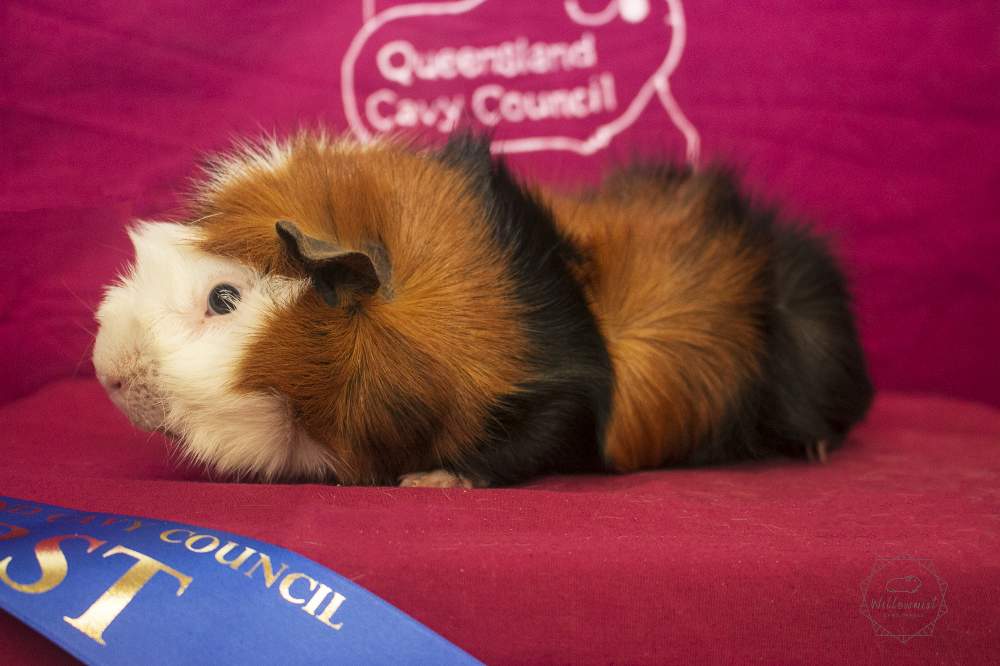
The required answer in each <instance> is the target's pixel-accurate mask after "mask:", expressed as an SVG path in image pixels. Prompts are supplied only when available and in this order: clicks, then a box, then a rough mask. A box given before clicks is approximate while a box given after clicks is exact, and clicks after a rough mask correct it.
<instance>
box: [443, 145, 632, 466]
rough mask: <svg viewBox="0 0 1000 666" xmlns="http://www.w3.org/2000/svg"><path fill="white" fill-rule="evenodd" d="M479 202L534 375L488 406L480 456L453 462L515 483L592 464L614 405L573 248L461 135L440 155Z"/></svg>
mask: <svg viewBox="0 0 1000 666" xmlns="http://www.w3.org/2000/svg"><path fill="white" fill-rule="evenodd" d="M440 159H441V160H442V161H443V162H444V163H445V164H447V165H449V166H452V167H454V168H457V169H460V170H461V171H462V172H463V173H464V174H465V175H466V176H467V178H468V179H469V182H470V185H471V186H472V187H473V188H474V189H475V192H476V194H477V195H478V196H480V197H481V199H482V202H483V211H484V220H485V222H486V224H488V225H489V227H490V231H491V232H492V235H493V237H494V239H495V240H496V242H497V244H498V246H499V247H500V248H502V250H503V252H504V253H505V255H506V258H507V265H508V267H509V269H508V270H509V274H510V276H511V278H512V279H513V281H514V284H515V285H516V289H517V298H518V299H519V300H520V301H521V303H522V304H523V306H524V307H525V310H526V312H527V313H528V314H527V317H526V321H525V322H524V326H525V330H526V331H527V332H528V334H529V336H530V346H531V349H532V353H531V358H529V359H528V362H529V364H530V365H531V368H532V375H533V376H534V377H535V379H534V380H533V381H531V382H530V383H528V384H526V385H524V386H521V387H519V391H518V392H517V393H516V394H514V395H510V396H507V397H506V398H504V399H503V400H501V401H500V402H498V404H497V405H496V406H495V407H494V409H493V411H492V414H491V415H490V420H489V423H488V424H487V427H486V429H485V432H484V435H483V438H482V441H481V442H479V445H478V446H477V454H476V455H474V456H471V457H470V458H469V459H467V460H465V461H462V463H461V464H460V465H458V466H457V467H458V469H456V471H459V472H461V473H463V474H467V475H471V476H474V477H478V478H480V479H483V480H487V481H490V482H491V483H514V482H517V481H521V480H524V479H527V478H529V477H531V476H534V475H537V474H539V473H541V472H544V471H548V470H553V469H559V470H565V469H566V468H567V467H568V466H570V467H580V466H584V467H586V466H593V465H594V464H596V462H592V461H596V460H597V459H598V451H599V450H600V447H601V446H602V444H603V437H604V431H605V428H606V423H607V419H608V416H609V413H610V406H611V389H612V369H611V361H610V359H609V358H608V352H607V348H606V346H605V343H604V340H603V338H602V337H601V334H600V332H599V330H598V327H597V323H596V321H595V320H594V316H593V314H592V313H591V312H590V309H589V307H588V306H587V302H586V299H585V297H584V294H583V291H582V289H581V287H580V286H579V285H578V284H577V283H576V281H575V280H574V279H573V277H572V275H571V274H570V271H569V268H568V262H570V261H574V260H575V259H576V250H575V248H574V247H573V246H572V245H571V244H570V243H569V242H568V241H567V240H566V239H565V238H563V236H562V235H561V234H560V233H559V231H558V229H557V228H556V225H555V223H554V221H553V219H552V215H551V213H550V212H549V211H548V210H547V209H546V208H545V207H544V206H543V205H542V204H541V203H540V202H538V201H537V200H536V199H535V198H534V197H533V196H532V195H531V194H530V193H528V192H527V191H526V190H524V189H523V188H521V187H520V186H519V185H518V184H517V183H516V182H515V181H514V179H513V177H512V176H511V174H510V173H509V171H508V170H507V167H506V166H505V164H504V163H503V162H502V161H500V160H497V159H493V158H492V157H491V156H490V150H489V142H488V141H486V140H484V139H481V138H478V137H474V136H472V135H469V134H463V135H458V136H455V137H453V138H452V139H451V140H450V141H449V142H448V144H447V145H446V146H445V148H444V149H443V151H442V152H441V153H440Z"/></svg>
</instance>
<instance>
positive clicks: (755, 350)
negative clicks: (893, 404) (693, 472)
mask: <svg viewBox="0 0 1000 666" xmlns="http://www.w3.org/2000/svg"><path fill="white" fill-rule="evenodd" d="M550 203H551V205H552V207H553V210H554V212H555V215H556V218H557V220H558V221H559V223H560V226H561V227H562V229H563V230H564V232H565V233H567V235H568V236H569V237H570V238H572V239H573V241H574V242H575V243H576V244H577V245H578V246H579V247H580V248H581V251H582V256H583V257H584V260H583V261H582V263H581V264H580V265H579V266H578V268H577V274H578V277H579V278H580V279H581V281H582V282H583V284H584V286H585V290H586V292H587V295H588V298H589V301H590V304H591V307H592V309H593V310H594V312H595V315H596V317H597V319H598V322H599V324H600V326H601V332H602V334H603V335H604V337H605V340H606V344H607V347H608V351H609V354H610V357H611V359H612V364H613V369H614V375H615V388H614V399H613V403H612V412H611V418H610V422H609V427H608V431H607V436H606V444H605V448H604V457H605V460H606V462H607V463H608V464H609V465H611V466H612V467H614V468H616V469H619V470H622V471H632V470H637V469H643V468H651V467H656V466H659V465H662V464H665V463H678V462H714V461H720V460H726V459H734V458H746V457H756V456H760V455H765V454H767V453H773V452H776V451H779V452H782V453H786V454H792V455H804V454H805V453H806V452H807V451H808V450H810V449H809V447H815V446H816V445H817V443H818V442H821V441H823V442H827V443H828V444H830V445H835V444H836V443H837V442H838V441H839V439H840V438H842V436H843V434H844V433H845V432H846V430H847V428H848V427H849V426H850V425H852V424H853V423H854V422H855V421H857V420H858V419H860V417H861V415H863V413H864V410H865V409H866V408H867V403H868V401H869V400H870V391H871V389H870V385H869V384H868V381H867V375H866V374H865V372H864V362H863V358H862V356H861V352H860V346H859V345H858V342H857V335H856V333H855V331H854V326H853V320H852V317H851V314H850V308H849V299H848V298H847V291H846V288H845V287H844V284H843V278H842V277H841V275H840V273H839V270H838V269H837V267H836V264H835V262H834V261H833V259H832V258H831V257H830V255H829V253H828V252H827V251H826V249H825V246H824V245H823V243H822V242H821V241H820V240H818V239H816V238H815V237H813V236H812V235H811V234H809V233H808V232H806V231H803V230H801V229H792V228H786V227H783V226H781V225H777V224H774V221H773V216H772V215H771V214H769V213H767V212H762V211H761V210H758V209H756V208H754V207H753V206H752V205H750V204H749V202H748V201H747V200H746V199H745V198H744V197H743V196H742V194H741V193H740V192H739V190H738V189H737V188H736V186H735V183H734V181H733V180H732V178H731V177H730V176H728V175H727V174H725V173H721V172H706V173H701V174H693V173H691V172H689V171H687V170H683V169H672V168H667V167H664V168H643V169H634V170H631V171H627V172H623V173H621V174H619V175H617V176H616V177H613V178H612V179H610V180H608V181H607V182H606V183H605V184H604V185H603V186H602V188H601V189H600V190H598V191H596V192H594V193H591V194H589V195H586V196H583V197H579V198H563V197H552V198H551V200H550ZM829 312H833V313H834V315H833V316H827V315H826V314H824V313H829ZM817 333H818V334H819V338H817ZM817 339H820V340H821V342H819V343H818V344H819V345H820V347H821V348H820V347H817V346H816V344H817V343H816V340H817ZM827 364H829V367H828V365H827ZM845 367H846V368H847V369H846V370H841V369H842V368H845ZM843 395H857V396H859V397H858V398H856V399H853V400H851V399H841V401H840V404H838V403H837V399H836V397H835V396H843ZM848 403H850V404H848ZM824 446H825V444H824Z"/></svg>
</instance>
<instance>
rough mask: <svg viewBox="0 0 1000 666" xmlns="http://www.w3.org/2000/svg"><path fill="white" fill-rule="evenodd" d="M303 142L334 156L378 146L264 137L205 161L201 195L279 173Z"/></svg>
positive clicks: (315, 136)
mask: <svg viewBox="0 0 1000 666" xmlns="http://www.w3.org/2000/svg"><path fill="white" fill-rule="evenodd" d="M302 141H305V142H308V143H311V144H312V146H313V147H314V148H316V149H317V150H319V151H320V152H324V151H331V152H335V153H361V152H366V151H369V150H372V149H374V148H377V147H379V146H380V145H381V142H380V140H378V139H376V140H373V141H371V142H369V143H367V144H361V143H358V142H357V141H356V140H354V139H351V138H349V137H341V138H331V137H329V136H328V135H327V134H326V133H325V132H322V131H317V132H311V133H309V134H302V135H299V136H298V137H292V138H289V139H284V140H280V141H279V140H278V139H275V138H274V137H271V136H264V137H261V138H260V139H257V140H256V141H240V142H237V143H236V144H235V145H234V146H233V149H232V150H231V151H230V152H228V153H224V154H221V155H216V156H214V157H212V158H211V159H209V160H208V164H207V166H206V169H205V176H206V179H205V181H204V182H203V184H202V188H203V193H204V194H207V195H211V194H216V193H218V192H220V191H222V190H224V189H226V188H227V187H230V186H232V185H233V184H234V183H237V182H240V181H242V180H245V179H249V178H252V177H254V176H260V175H261V174H262V173H279V172H280V171H282V170H283V169H285V168H286V167H287V166H288V164H289V162H290V161H291V159H292V156H293V155H294V153H295V149H296V144H297V143H298V142H302Z"/></svg>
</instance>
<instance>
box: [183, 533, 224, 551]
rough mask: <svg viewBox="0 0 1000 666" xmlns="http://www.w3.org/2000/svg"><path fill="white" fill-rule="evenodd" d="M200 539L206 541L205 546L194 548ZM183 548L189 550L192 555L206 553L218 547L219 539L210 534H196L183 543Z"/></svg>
mask: <svg viewBox="0 0 1000 666" xmlns="http://www.w3.org/2000/svg"><path fill="white" fill-rule="evenodd" d="M202 539H208V545H207V546H198V547H197V548H196V547H195V544H196V543H198V542H199V541H201V540H202ZM184 547H185V548H187V549H188V550H190V551H191V552H192V553H208V552H211V551H213V550H215V549H216V548H218V547H219V537H214V536H212V535H211V534H197V535H195V536H193V537H191V538H189V539H188V540H187V541H185V542H184Z"/></svg>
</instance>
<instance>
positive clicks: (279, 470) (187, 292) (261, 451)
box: [94, 222, 329, 479]
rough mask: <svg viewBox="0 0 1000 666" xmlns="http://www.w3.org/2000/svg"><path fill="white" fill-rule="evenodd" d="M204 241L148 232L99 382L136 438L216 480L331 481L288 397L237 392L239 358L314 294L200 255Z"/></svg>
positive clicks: (121, 287) (122, 289) (138, 234)
mask: <svg viewBox="0 0 1000 666" xmlns="http://www.w3.org/2000/svg"><path fill="white" fill-rule="evenodd" d="M197 233H198V232H197V230H196V229H195V228H193V227H189V226H185V225H180V224H166V223H148V222H144V223H140V224H138V225H137V226H136V227H135V228H133V229H132V230H131V231H130V232H129V236H130V237H131V239H132V244H133V245H134V246H135V255H136V257H135V263H134V265H133V266H132V267H131V269H130V270H129V271H128V272H127V273H126V274H125V275H123V276H121V278H120V279H119V282H118V283H116V284H115V285H113V286H111V287H109V288H108V290H107V293H106V295H105V298H104V301H103V302H102V303H101V306H100V308H99V309H98V311H97V321H98V324H99V325H100V329H99V331H98V334H97V340H96V342H95V344H94V367H95V368H96V370H97V377H98V379H99V381H100V382H101V384H102V385H103V386H104V388H105V390H107V392H108V395H109V396H110V397H111V400H112V401H113V402H114V403H115V405H117V406H118V408H119V409H121V410H122V411H123V412H125V414H126V415H127V416H128V417H129V419H130V420H131V421H132V422H133V423H134V424H135V425H136V426H138V427H140V428H143V429H145V430H162V431H164V432H167V433H169V434H170V435H172V436H173V437H175V438H176V439H178V440H179V443H180V446H181V450H182V452H183V453H184V454H185V455H187V456H189V457H191V458H193V459H194V460H196V461H198V462H200V463H204V464H207V465H208V466H210V467H213V468H215V469H216V470H218V471H221V472H224V473H231V474H238V475H239V474H253V475H256V476H261V477H264V478H269V477H275V476H279V475H280V476H301V477H307V478H315V479H322V478H323V477H324V476H325V475H326V474H327V472H328V471H329V466H328V464H327V462H328V461H327V456H328V455H329V453H328V452H326V450H325V449H324V448H323V447H320V446H319V445H318V444H317V443H316V442H314V441H312V440H310V439H309V438H308V437H307V436H306V435H305V434H304V433H303V432H301V430H300V429H299V428H298V427H297V426H296V425H295V422H294V420H293V419H292V416H291V414H290V410H289V408H288V406H287V404H286V402H285V401H284V400H283V399H282V397H281V396H278V395H274V394H266V393H247V392H245V391H238V390H236V381H237V376H236V373H237V370H238V367H239V363H240V358H241V355H242V354H243V353H244V351H245V350H246V348H247V346H248V344H249V343H250V342H251V341H252V339H253V337H254V335H255V334H256V333H257V332H259V331H261V330H262V328H263V327H264V325H265V324H266V322H267V320H268V318H269V317H273V316H277V314H278V313H279V312H280V310H281V309H282V306H284V305H286V304H288V303H290V302H293V301H294V300H295V299H296V298H297V297H298V296H299V294H301V292H302V290H303V289H305V288H306V282H305V281H302V280H291V279H288V278H283V277H275V276H262V275H260V274H258V273H256V272H255V271H254V270H252V269H250V268H249V267H247V266H244V265H242V264H240V263H238V262H235V261H232V260H229V259H225V258H222V257H218V256H214V255H211V254H208V253H205V252H203V251H201V250H199V249H197V247H196V246H195V243H196V241H197V240H198V237H197Z"/></svg>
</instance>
